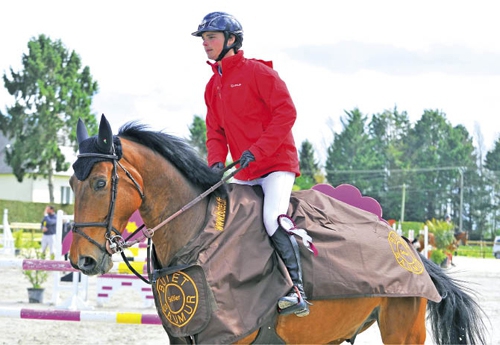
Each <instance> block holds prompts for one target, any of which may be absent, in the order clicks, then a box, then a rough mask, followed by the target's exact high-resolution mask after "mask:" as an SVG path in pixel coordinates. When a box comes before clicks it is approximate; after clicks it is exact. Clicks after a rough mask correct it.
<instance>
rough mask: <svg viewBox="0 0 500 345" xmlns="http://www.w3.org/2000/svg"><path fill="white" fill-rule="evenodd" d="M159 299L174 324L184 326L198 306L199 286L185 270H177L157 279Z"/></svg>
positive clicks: (166, 315)
mask: <svg viewBox="0 0 500 345" xmlns="http://www.w3.org/2000/svg"><path fill="white" fill-rule="evenodd" d="M156 289H157V292H158V299H159V302H160V305H161V311H162V313H163V315H164V316H165V318H166V319H167V320H168V321H169V322H170V323H171V324H172V325H174V326H177V327H183V326H185V325H187V324H188V323H189V321H191V319H192V318H193V316H194V315H195V313H196V309H197V308H198V301H199V296H198V288H197V287H196V284H195V282H194V281H193V279H191V277H190V276H189V275H188V274H186V273H184V272H175V273H172V274H169V275H167V276H164V277H161V278H158V280H157V281H156Z"/></svg>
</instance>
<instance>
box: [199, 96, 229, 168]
mask: <svg viewBox="0 0 500 345" xmlns="http://www.w3.org/2000/svg"><path fill="white" fill-rule="evenodd" d="M210 100H211V95H210V94H209V88H208V87H207V89H206V90H205V104H206V105H207V117H206V120H205V124H206V127H207V143H206V145H207V161H208V166H212V165H214V164H215V163H218V162H222V163H223V164H224V165H225V164H226V158H227V153H228V147H227V139H226V134H225V132H224V129H223V128H222V127H221V126H220V121H219V118H218V116H217V114H215V113H214V111H213V108H212V106H211V104H210Z"/></svg>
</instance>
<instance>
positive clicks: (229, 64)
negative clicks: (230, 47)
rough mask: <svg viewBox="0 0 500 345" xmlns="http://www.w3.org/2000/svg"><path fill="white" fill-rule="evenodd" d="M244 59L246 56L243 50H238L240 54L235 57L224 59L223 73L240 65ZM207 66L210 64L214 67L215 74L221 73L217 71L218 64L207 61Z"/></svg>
mask: <svg viewBox="0 0 500 345" xmlns="http://www.w3.org/2000/svg"><path fill="white" fill-rule="evenodd" d="M243 59H244V56H243V50H238V52H237V53H236V54H234V55H233V56H229V57H227V58H224V59H222V60H221V62H222V73H224V69H231V68H233V67H234V66H236V65H238V64H239V63H241V62H242V61H243ZM207 64H209V65H210V66H212V71H213V72H214V73H217V74H218V73H219V72H218V70H217V66H218V64H217V62H210V61H207Z"/></svg>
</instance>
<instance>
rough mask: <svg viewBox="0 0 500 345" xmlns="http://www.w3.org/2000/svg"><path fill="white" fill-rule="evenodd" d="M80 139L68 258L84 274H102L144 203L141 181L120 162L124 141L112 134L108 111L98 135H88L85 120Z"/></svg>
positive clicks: (79, 130) (73, 179) (111, 264)
mask: <svg viewBox="0 0 500 345" xmlns="http://www.w3.org/2000/svg"><path fill="white" fill-rule="evenodd" d="M77 139H78V145H79V155H78V159H77V161H76V162H75V163H74V164H73V169H74V172H75V173H74V175H73V176H72V177H71V179H70V185H71V188H72V189H73V192H74V194H75V209H74V211H75V213H74V222H75V223H74V227H73V233H74V234H73V241H72V243H71V248H70V255H69V258H70V262H71V265H72V266H73V267H75V268H77V269H79V270H81V271H82V272H83V273H84V274H88V275H94V274H102V273H106V272H108V271H109V270H110V269H111V267H112V266H113V262H112V260H111V255H112V254H113V253H114V252H115V251H116V249H117V248H116V247H117V246H119V245H120V244H122V243H123V239H122V238H121V232H123V230H124V229H125V227H126V225H127V222H128V219H129V218H130V216H131V215H132V213H133V212H134V211H135V210H137V209H138V208H139V206H140V205H141V201H142V187H141V185H140V182H142V181H141V180H140V176H135V177H134V176H133V174H131V173H129V172H128V170H127V169H126V168H125V164H122V163H121V162H120V160H121V158H122V148H121V141H120V139H119V138H118V137H116V136H113V134H112V132H111V126H110V125H109V123H108V121H107V120H106V118H105V117H104V115H103V116H102V118H101V123H100V126H99V134H98V135H97V136H94V137H89V136H88V133H87V129H86V128H85V125H84V124H83V122H82V121H81V120H80V121H79V122H78V126H77ZM118 180H125V181H123V182H122V183H118Z"/></svg>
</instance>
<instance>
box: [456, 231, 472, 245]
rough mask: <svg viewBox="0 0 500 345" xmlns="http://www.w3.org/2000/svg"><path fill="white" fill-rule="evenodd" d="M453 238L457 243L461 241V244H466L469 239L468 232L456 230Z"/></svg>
mask: <svg viewBox="0 0 500 345" xmlns="http://www.w3.org/2000/svg"><path fill="white" fill-rule="evenodd" d="M454 235H455V240H456V241H457V243H460V242H461V243H462V245H464V246H466V245H467V241H468V240H469V232H468V231H460V232H456V233H455V234H454Z"/></svg>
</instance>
